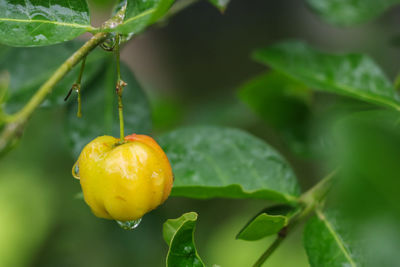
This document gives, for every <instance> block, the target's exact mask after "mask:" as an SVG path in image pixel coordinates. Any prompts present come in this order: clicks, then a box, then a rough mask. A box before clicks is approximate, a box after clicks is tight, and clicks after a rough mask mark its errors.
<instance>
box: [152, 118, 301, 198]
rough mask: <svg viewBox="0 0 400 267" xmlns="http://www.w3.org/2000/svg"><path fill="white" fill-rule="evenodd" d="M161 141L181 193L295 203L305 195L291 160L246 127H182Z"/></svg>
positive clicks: (166, 135)
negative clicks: (245, 130) (300, 187)
mask: <svg viewBox="0 0 400 267" xmlns="http://www.w3.org/2000/svg"><path fill="white" fill-rule="evenodd" d="M159 142H160V144H161V146H162V147H163V148H164V150H165V151H166V153H167V155H168V158H169V160H170V162H171V165H172V169H173V171H174V175H175V181H174V187H173V189H172V194H173V195H175V196H185V197H192V198H213V197H226V198H264V199H275V200H280V201H292V200H294V199H295V198H296V197H297V196H298V194H299V191H300V190H299V186H298V183H297V180H296V176H295V175H294V173H293V170H292V169H291V167H290V165H289V164H288V163H287V162H286V160H285V159H284V158H283V157H282V156H281V155H280V154H279V153H278V152H276V151H275V149H273V148H272V147H271V146H269V145H268V144H267V143H265V142H264V141H263V140H261V139H259V138H257V137H254V136H252V135H250V134H248V133H246V132H243V131H241V130H237V129H231V128H223V127H207V126H197V127H188V128H181V129H178V130H175V131H172V132H170V133H167V134H165V135H164V136H162V137H161V138H160V139H159Z"/></svg>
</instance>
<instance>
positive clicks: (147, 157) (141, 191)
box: [72, 134, 173, 221]
mask: <svg viewBox="0 0 400 267" xmlns="http://www.w3.org/2000/svg"><path fill="white" fill-rule="evenodd" d="M125 141H126V143H123V144H119V139H117V138H114V137H112V136H100V137H97V138H96V139H94V140H93V141H91V142H90V143H89V144H87V145H86V146H85V147H84V148H83V150H82V152H81V154H80V156H79V158H78V161H77V162H76V163H75V165H74V167H73V169H72V172H73V174H74V173H76V172H79V174H76V175H74V176H75V177H76V178H78V179H80V183H81V187H82V191H83V196H84V199H85V202H86V203H87V204H88V205H89V206H90V208H91V209H92V211H93V213H94V214H95V215H96V216H97V217H100V218H106V219H113V220H119V221H130V220H137V219H139V218H141V217H142V216H143V215H144V214H146V213H147V212H149V211H151V210H153V209H155V208H156V207H157V206H159V205H160V204H162V203H163V202H164V201H165V200H166V199H167V198H168V196H169V194H170V192H171V188H172V182H173V174H172V169H171V165H170V164H169V161H168V158H167V156H166V155H165V153H164V151H163V150H162V149H161V147H160V146H159V145H158V144H157V143H156V141H154V139H153V138H151V137H149V136H146V135H136V134H132V135H129V136H126V137H125ZM77 169H79V170H78V171H77Z"/></svg>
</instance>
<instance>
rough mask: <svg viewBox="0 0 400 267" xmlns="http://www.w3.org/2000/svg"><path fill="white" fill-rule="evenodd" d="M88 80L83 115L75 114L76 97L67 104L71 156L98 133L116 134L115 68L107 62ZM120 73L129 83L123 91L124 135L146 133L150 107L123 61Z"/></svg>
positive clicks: (83, 100)
mask: <svg viewBox="0 0 400 267" xmlns="http://www.w3.org/2000/svg"><path fill="white" fill-rule="evenodd" d="M108 63H109V65H108V68H106V69H104V71H103V72H101V73H100V74H99V75H98V76H97V77H96V78H95V79H94V80H93V82H92V83H91V84H89V85H87V86H86V87H85V88H84V89H83V90H82V117H81V118H78V117H77V116H76V112H77V104H76V99H71V100H70V101H72V102H73V103H72V104H71V105H70V106H69V107H68V136H69V138H70V141H71V147H72V152H73V155H74V157H78V156H79V153H80V151H81V150H82V148H83V147H84V146H85V145H86V144H87V143H89V142H90V141H91V140H93V139H94V138H95V137H97V136H101V135H112V136H116V137H118V136H119V119H118V105H117V96H116V93H115V85H116V77H117V74H116V69H115V65H114V64H111V62H108ZM121 77H122V79H123V80H124V81H125V82H126V83H127V84H128V85H127V86H126V87H125V88H124V91H123V99H122V102H123V105H124V124H125V135H129V134H132V133H137V134H148V133H149V132H150V129H151V117H150V107H149V104H148V101H147V98H146V96H145V94H144V92H143V91H142V89H141V87H140V85H139V83H138V82H137V81H136V78H135V77H134V75H133V74H132V72H131V71H130V70H129V68H128V67H127V66H126V65H123V64H122V65H121Z"/></svg>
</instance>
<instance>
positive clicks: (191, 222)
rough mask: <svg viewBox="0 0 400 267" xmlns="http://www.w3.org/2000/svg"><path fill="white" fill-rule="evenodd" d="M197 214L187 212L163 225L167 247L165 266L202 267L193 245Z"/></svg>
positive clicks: (202, 264)
mask: <svg viewBox="0 0 400 267" xmlns="http://www.w3.org/2000/svg"><path fill="white" fill-rule="evenodd" d="M196 221H197V213H195V212H189V213H185V214H183V215H182V216H181V217H179V218H177V219H169V220H167V221H166V222H165V223H164V225H163V237H164V240H165V242H167V244H168V246H169V251H168V255H167V266H170V267H172V266H174V267H187V266H190V267H204V263H203V262H202V261H201V259H200V256H199V255H198V254H197V251H196V247H195V244H194V231H195V228H196Z"/></svg>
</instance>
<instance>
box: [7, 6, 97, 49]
mask: <svg viewBox="0 0 400 267" xmlns="http://www.w3.org/2000/svg"><path fill="white" fill-rule="evenodd" d="M90 30H92V27H91V26H90V19H89V9H88V6H87V3H86V1H85V0H58V1H50V0H36V1H24V0H1V1H0V43H3V44H7V45H10V46H43V45H50V44H56V43H61V42H65V41H68V40H71V39H74V38H75V37H77V36H79V35H81V34H82V33H84V32H86V31H90Z"/></svg>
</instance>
